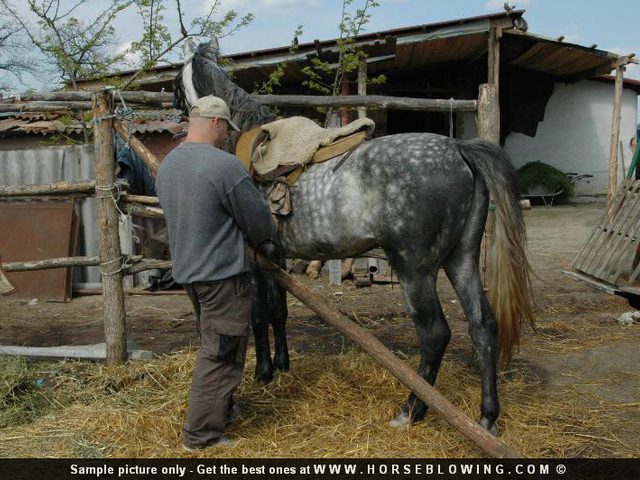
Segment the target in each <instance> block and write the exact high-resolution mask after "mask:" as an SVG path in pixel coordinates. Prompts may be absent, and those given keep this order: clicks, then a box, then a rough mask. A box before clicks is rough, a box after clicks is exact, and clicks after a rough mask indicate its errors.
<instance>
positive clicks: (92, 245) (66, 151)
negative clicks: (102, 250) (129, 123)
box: [0, 145, 100, 286]
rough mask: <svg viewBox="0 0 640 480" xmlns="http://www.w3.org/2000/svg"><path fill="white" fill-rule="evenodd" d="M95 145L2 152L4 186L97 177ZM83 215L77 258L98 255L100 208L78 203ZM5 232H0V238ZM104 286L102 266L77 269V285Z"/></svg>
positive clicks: (91, 201) (0, 171) (0, 179)
mask: <svg viewBox="0 0 640 480" xmlns="http://www.w3.org/2000/svg"><path fill="white" fill-rule="evenodd" d="M93 158H94V156H93V146H92V145H70V146H52V147H38V148H33V149H24V150H4V151H0V184H2V185H30V184H40V183H51V182H60V181H66V182H69V181H74V180H91V179H94V178H95V172H94V160H93ZM76 208H77V209H78V210H77V213H78V214H79V216H80V235H79V245H78V251H77V252H76V253H77V255H89V256H92V255H98V237H97V227H96V209H95V200H94V199H93V198H86V199H81V200H78V201H77V202H76ZM1 234H2V233H1V232H0V235H1ZM99 283H100V271H99V269H98V267H82V268H76V269H74V272H73V284H74V285H79V284H83V285H84V286H87V284H89V285H91V286H93V285H95V284H99Z"/></svg>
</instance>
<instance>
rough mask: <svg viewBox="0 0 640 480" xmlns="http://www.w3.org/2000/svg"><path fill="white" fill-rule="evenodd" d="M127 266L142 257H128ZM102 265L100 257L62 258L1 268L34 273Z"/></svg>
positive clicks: (8, 270) (9, 264) (4, 264)
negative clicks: (53, 269) (36, 271)
mask: <svg viewBox="0 0 640 480" xmlns="http://www.w3.org/2000/svg"><path fill="white" fill-rule="evenodd" d="M126 261H127V264H133V263H138V262H140V261H142V255H132V256H130V257H127V259H126ZM98 265H100V257H60V258H47V259H46V260H33V261H29V262H7V263H3V264H2V265H1V266H2V268H4V271H5V272H32V271H34V270H48V269H50V268H69V267H96V266H98Z"/></svg>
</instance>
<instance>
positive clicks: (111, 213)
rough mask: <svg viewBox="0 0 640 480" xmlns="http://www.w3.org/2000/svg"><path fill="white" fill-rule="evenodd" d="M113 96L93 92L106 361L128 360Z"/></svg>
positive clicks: (112, 362)
mask: <svg viewBox="0 0 640 480" xmlns="http://www.w3.org/2000/svg"><path fill="white" fill-rule="evenodd" d="M112 113H113V105H112V95H111V92H110V91H109V90H106V89H105V90H101V91H99V92H96V93H94V94H93V118H94V120H98V121H97V123H96V124H95V128H94V129H93V132H94V151H95V162H96V167H95V170H96V208H97V212H98V249H99V252H100V263H101V274H102V292H103V303H104V333H105V341H106V343H107V354H106V355H107V363H108V364H110V365H114V364H120V363H124V362H126V360H127V337H126V312H125V308H124V291H123V286H122V275H123V273H122V249H121V248H120V235H119V223H120V216H119V213H118V210H117V208H116V204H115V201H114V200H113V197H112V193H113V189H114V188H115V181H116V175H115V162H114V158H115V156H114V153H115V145H114V137H113V118H111V114H112Z"/></svg>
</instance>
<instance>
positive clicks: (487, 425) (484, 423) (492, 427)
mask: <svg viewBox="0 0 640 480" xmlns="http://www.w3.org/2000/svg"><path fill="white" fill-rule="evenodd" d="M478 423H479V424H480V426H481V427H482V428H484V429H485V430H487V431H488V432H489V433H491V434H493V435H495V436H496V437H497V436H498V422H491V421H489V419H487V418H485V417H482V418H481V419H480V421H479V422H478Z"/></svg>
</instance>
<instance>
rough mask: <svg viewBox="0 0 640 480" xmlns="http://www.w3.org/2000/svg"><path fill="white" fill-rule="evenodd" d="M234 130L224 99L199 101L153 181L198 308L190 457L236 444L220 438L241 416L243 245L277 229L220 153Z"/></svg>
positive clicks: (233, 160) (246, 319) (187, 433)
mask: <svg viewBox="0 0 640 480" xmlns="http://www.w3.org/2000/svg"><path fill="white" fill-rule="evenodd" d="M230 129H234V130H236V131H237V130H238V127H236V126H235V125H234V124H233V123H232V121H231V115H230V112H229V107H227V104H226V103H225V102H224V100H222V99H221V98H218V97H214V96H207V97H202V98H200V99H199V100H198V101H197V102H196V103H195V105H194V106H193V107H192V108H191V111H190V112H189V132H188V134H187V137H186V139H185V141H184V142H183V143H182V144H181V145H179V146H178V147H177V148H175V149H174V150H173V151H171V153H169V155H167V157H166V158H165V159H164V161H163V162H162V165H161V166H160V169H159V171H158V175H157V178H156V190H157V193H158V197H159V199H160V204H161V205H162V208H163V209H164V213H165V217H166V222H167V228H168V231H169V246H170V248H171V258H172V261H173V277H174V279H175V280H176V282H178V283H180V284H182V285H184V288H185V290H186V291H187V293H188V295H189V298H190V299H191V301H192V302H193V306H194V309H195V312H196V317H197V324H196V326H197V329H198V333H199V334H200V339H201V346H200V351H199V353H198V356H197V359H196V365H195V369H194V372H193V381H192V383H191V390H190V394H189V408H188V412H187V419H186V422H185V425H184V428H183V446H184V448H185V450H187V451H192V450H195V449H201V448H206V447H208V446H211V445H223V444H229V443H231V441H230V440H229V439H228V438H227V437H225V436H223V435H222V434H223V431H224V428H225V426H226V425H227V424H228V423H230V422H231V421H233V417H234V416H237V414H238V411H237V407H235V406H234V404H233V398H232V396H233V392H234V390H235V389H236V387H237V386H238V384H239V383H240V380H241V379H242V373H243V369H244V361H245V353H246V348H247V338H248V332H249V323H250V319H251V303H252V291H253V287H252V284H251V278H250V274H249V265H248V262H247V258H246V256H245V247H244V242H245V240H246V241H247V242H248V243H249V244H251V245H252V246H254V247H256V246H260V245H263V244H264V242H265V241H267V242H268V241H270V240H271V239H273V238H274V236H275V230H276V229H275V224H274V222H273V220H272V217H271V213H270V211H269V209H268V207H267V205H266V202H265V200H264V198H263V196H262V194H261V193H260V192H259V191H258V190H257V189H256V187H255V186H254V185H253V183H252V181H251V178H250V177H249V175H248V174H247V172H246V171H245V169H244V167H243V166H242V164H241V162H240V160H239V159H238V158H237V157H235V156H234V155H231V154H229V153H226V152H224V151H222V150H220V147H221V146H222V144H223V142H224V140H225V139H226V138H227V136H228V135H229V131H230Z"/></svg>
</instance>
